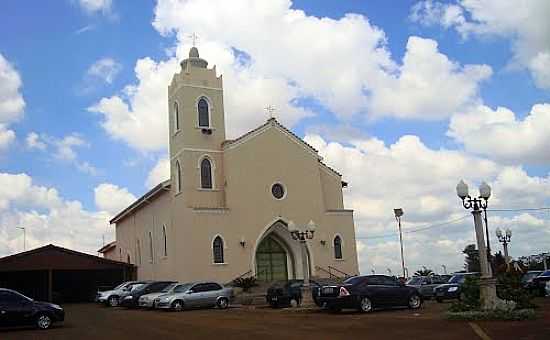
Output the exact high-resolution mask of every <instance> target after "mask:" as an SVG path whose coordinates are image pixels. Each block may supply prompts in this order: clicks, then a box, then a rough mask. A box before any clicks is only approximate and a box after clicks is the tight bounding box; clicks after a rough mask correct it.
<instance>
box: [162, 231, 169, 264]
mask: <svg viewBox="0 0 550 340" xmlns="http://www.w3.org/2000/svg"><path fill="white" fill-rule="evenodd" d="M162 240H163V242H164V256H168V240H167V238H166V226H165V225H163V226H162Z"/></svg>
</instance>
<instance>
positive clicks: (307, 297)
mask: <svg viewBox="0 0 550 340" xmlns="http://www.w3.org/2000/svg"><path fill="white" fill-rule="evenodd" d="M315 229H317V226H316V225H315V223H314V222H313V221H309V223H308V224H307V225H306V226H305V227H303V228H298V227H297V226H296V224H295V223H294V222H293V221H290V222H288V231H289V232H290V235H291V236H292V239H293V240H295V241H298V242H300V246H301V250H302V268H303V270H304V284H303V285H302V302H301V304H302V306H305V307H307V306H313V305H314V302H313V299H312V297H311V288H310V286H309V265H310V264H309V260H308V257H307V240H312V239H313V236H314V235H315Z"/></svg>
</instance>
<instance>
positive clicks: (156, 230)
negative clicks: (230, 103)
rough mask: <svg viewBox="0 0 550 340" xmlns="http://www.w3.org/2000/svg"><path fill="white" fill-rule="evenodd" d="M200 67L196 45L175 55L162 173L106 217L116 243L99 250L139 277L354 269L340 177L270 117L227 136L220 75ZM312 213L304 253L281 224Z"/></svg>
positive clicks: (283, 275)
mask: <svg viewBox="0 0 550 340" xmlns="http://www.w3.org/2000/svg"><path fill="white" fill-rule="evenodd" d="M207 65H208V63H207V61H206V60H204V59H202V58H200V57H199V53H198V50H197V49H196V48H195V47H193V48H192V49H191V50H190V52H189V58H187V59H185V60H183V61H182V62H181V67H182V68H181V71H180V72H179V73H177V74H175V75H174V77H173V79H172V82H171V84H170V85H169V87H168V100H169V116H170V119H169V124H170V128H169V134H170V136H169V140H170V164H171V167H170V172H171V176H170V179H169V180H167V181H165V182H163V183H160V184H159V185H158V186H156V187H155V188H153V189H152V190H151V191H149V192H148V193H146V194H145V195H144V196H142V197H141V198H139V199H138V200H137V201H136V202H134V203H133V204H132V205H130V206H129V207H127V208H126V209H125V210H123V211H122V212H120V213H119V214H118V215H117V216H115V217H114V218H113V219H112V220H111V224H113V225H114V226H115V228H116V241H115V242H114V243H113V244H112V245H111V246H110V247H104V248H103V249H102V252H103V253H104V256H105V257H107V258H111V259H114V260H119V261H125V262H126V261H127V262H130V263H132V264H135V265H136V267H137V278H138V279H173V280H178V281H184V282H185V281H193V280H217V281H220V282H229V281H230V280H232V279H234V278H236V277H239V276H241V275H242V276H252V275H255V276H256V277H257V278H258V279H259V280H267V281H272V280H280V279H292V278H303V276H304V270H303V268H309V273H310V275H311V276H314V277H315V276H317V277H326V276H328V275H329V274H328V273H329V272H334V273H347V274H349V275H355V274H358V273H359V270H358V263H357V250H356V243H355V229H354V221H353V211H352V210H347V209H345V208H344V204H343V195H342V189H343V187H345V186H346V183H345V182H343V181H342V176H341V175H340V174H339V173H338V172H336V171H335V170H333V169H331V168H330V167H328V166H327V165H325V164H324V163H323V162H322V158H321V157H320V156H319V154H318V152H317V150H315V149H314V148H313V147H312V146H310V145H309V144H307V143H306V142H304V141H303V140H302V139H300V138H299V137H298V136H296V135H295V134H294V133H292V132H291V131H290V130H288V129H287V128H285V127H284V126H282V125H281V124H280V123H279V122H277V120H276V119H274V118H271V119H269V120H268V121H267V122H266V123H265V124H263V125H261V126H259V127H258V128H256V129H254V130H252V131H250V132H248V133H246V134H244V135H242V136H241V137H239V138H237V139H233V140H227V139H226V138H225V118H224V107H223V86H222V76H219V77H218V76H216V70H215V67H214V68H208V67H207ZM311 221H312V222H313V224H314V225H315V233H314V237H313V239H311V240H308V241H307V250H306V256H305V257H302V249H303V248H302V246H301V244H300V243H299V242H298V241H295V240H294V239H293V238H292V237H291V233H290V231H289V228H288V226H289V225H291V226H292V225H296V226H298V227H303V226H306V225H308V224H310V226H311ZM302 258H304V259H305V261H306V262H307V263H306V264H305V266H304V263H303V260H302Z"/></svg>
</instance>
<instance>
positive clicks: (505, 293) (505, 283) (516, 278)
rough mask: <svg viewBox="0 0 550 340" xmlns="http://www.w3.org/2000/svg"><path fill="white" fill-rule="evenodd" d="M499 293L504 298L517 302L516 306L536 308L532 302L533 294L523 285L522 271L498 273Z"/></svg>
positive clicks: (519, 307)
mask: <svg viewBox="0 0 550 340" xmlns="http://www.w3.org/2000/svg"><path fill="white" fill-rule="evenodd" d="M497 279H498V285H497V295H498V297H499V298H501V299H503V300H511V301H514V302H515V303H516V308H518V309H524V308H534V307H535V305H534V304H533V303H532V302H531V299H532V298H533V296H532V295H531V294H530V293H529V292H528V291H527V290H526V289H524V288H523V287H522V285H521V273H518V272H515V271H508V272H500V273H498V274H497Z"/></svg>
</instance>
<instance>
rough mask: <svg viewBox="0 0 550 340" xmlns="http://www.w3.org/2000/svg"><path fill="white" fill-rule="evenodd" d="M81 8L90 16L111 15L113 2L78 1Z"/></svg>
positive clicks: (100, 0)
mask: <svg viewBox="0 0 550 340" xmlns="http://www.w3.org/2000/svg"><path fill="white" fill-rule="evenodd" d="M78 4H79V5H80V7H81V8H82V9H83V10H84V11H85V12H86V13H88V14H95V13H102V14H111V11H112V5H113V1H112V0H78Z"/></svg>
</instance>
